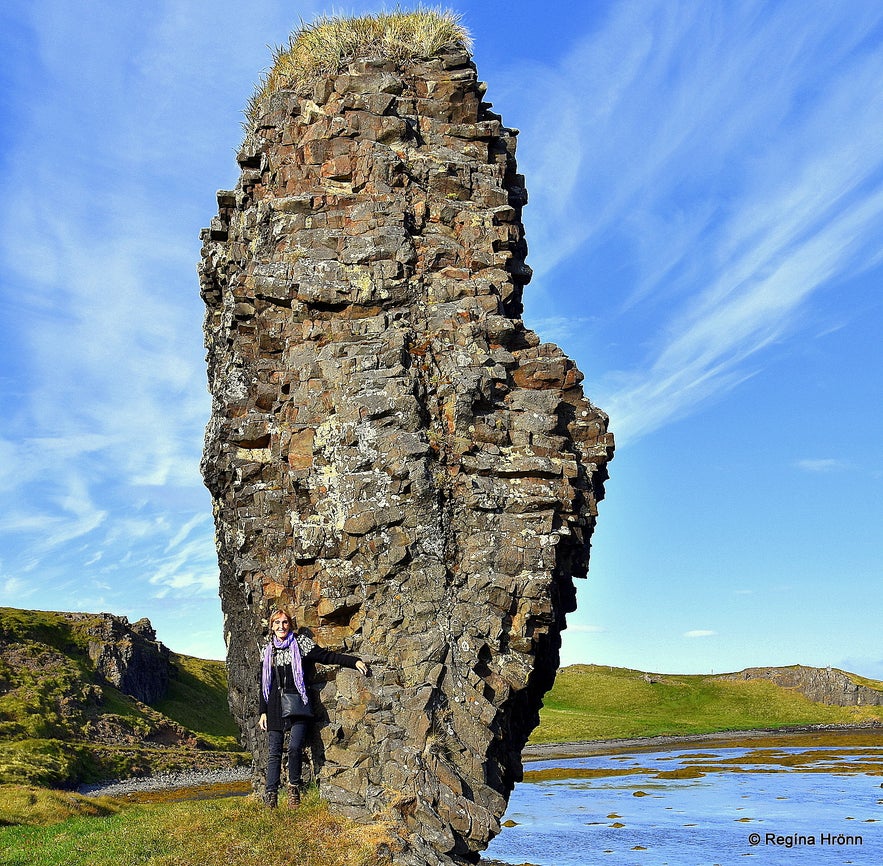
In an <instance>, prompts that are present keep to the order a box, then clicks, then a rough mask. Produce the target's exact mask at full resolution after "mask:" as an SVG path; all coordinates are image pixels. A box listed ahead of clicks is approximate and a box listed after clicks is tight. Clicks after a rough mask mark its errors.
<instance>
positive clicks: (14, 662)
mask: <svg viewBox="0 0 883 866" xmlns="http://www.w3.org/2000/svg"><path fill="white" fill-rule="evenodd" d="M226 692H227V689H226V677H225V676H224V666H223V664H222V663H221V662H212V661H205V660H203V659H194V658H191V657H189V656H182V655H176V654H173V653H171V652H170V651H169V650H168V649H167V648H166V647H165V646H164V645H163V644H162V643H161V642H159V641H158V640H157V639H156V634H155V632H154V630H153V627H152V626H151V624H150V621H149V620H147V619H141V620H138V622H135V623H129V621H128V619H127V618H126V617H124V616H114V615H113V614H109V613H97V614H92V613H60V612H53V611H33V610H19V609H17V608H7V607H0V784H7V783H22V784H42V785H52V786H60V787H72V786H75V785H77V784H79V783H81V782H85V781H97V780H102V779H112V778H127V777H131V776H144V775H151V774H152V773H156V772H161V771H166V770H178V769H182V770H183V769H191V768H206V769H208V768H212V767H226V766H231V765H234V764H238V763H239V762H241V760H242V759H243V756H242V755H241V754H240V753H238V745H237V743H236V738H235V735H234V734H235V728H234V725H233V720H232V718H231V717H230V715H229V711H228V709H227V706H226V704H227V702H226Z"/></svg>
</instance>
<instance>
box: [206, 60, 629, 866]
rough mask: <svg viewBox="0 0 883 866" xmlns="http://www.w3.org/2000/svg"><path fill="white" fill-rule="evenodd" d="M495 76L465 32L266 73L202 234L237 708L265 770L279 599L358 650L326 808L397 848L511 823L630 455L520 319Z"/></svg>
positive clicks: (511, 143) (327, 699)
mask: <svg viewBox="0 0 883 866" xmlns="http://www.w3.org/2000/svg"><path fill="white" fill-rule="evenodd" d="M484 91H485V86H484V84H482V83H480V82H479V81H478V80H477V77H476V70H475V66H474V65H473V63H472V61H471V59H470V56H469V54H468V53H467V52H466V51H465V50H463V49H462V48H458V47H455V46H449V47H448V48H446V49H444V50H442V51H441V52H439V53H438V54H437V55H436V56H433V57H431V58H428V59H418V60H412V61H407V62H403V63H396V62H392V61H387V60H383V59H379V60H378V59H367V60H359V61H354V62H353V63H351V65H349V66H348V67H346V68H344V69H343V70H342V71H339V72H338V73H337V74H331V75H328V76H325V77H322V78H321V79H320V80H319V81H318V83H315V84H314V85H312V86H311V87H310V88H309V90H308V91H304V90H300V91H296V90H282V91H279V92H276V93H273V94H270V95H268V96H267V97H266V98H265V99H264V100H263V102H262V103H261V104H260V105H259V107H258V110H257V112H256V113H255V114H254V115H253V123H252V126H251V128H250V129H249V130H248V133H247V136H246V139H245V143H244V146H243V148H242V150H241V152H240V153H239V155H238V161H239V164H240V166H241V169H242V173H241V176H240V179H239V182H238V184H237V186H236V189H235V190H232V191H222V192H220V193H218V205H219V212H218V215H217V217H216V218H215V219H213V220H212V223H211V227H210V228H208V229H206V230H204V232H203V235H202V238H203V252H202V262H201V266H200V277H201V290H202V297H203V298H204V300H205V303H206V318H205V337H206V345H207V348H208V369H209V383H210V390H211V393H212V397H213V406H212V416H211V420H210V422H209V424H208V429H207V433H206V445H205V455H204V461H203V473H204V477H205V481H206V484H207V486H208V488H209V490H210V491H211V493H212V496H213V500H214V509H215V521H216V527H217V544H218V558H219V562H220V579H221V599H222V604H223V610H224V614H225V623H226V625H225V628H226V639H227V643H228V662H229V681H230V689H231V705H232V709H233V712H234V714H235V716H236V718H237V720H238V721H239V724H240V726H241V727H242V730H243V732H244V738H245V741H246V743H247V745H248V747H249V748H251V749H252V751H253V752H254V754H255V766H256V774H257V775H258V776H259V775H260V773H261V772H262V768H263V766H264V762H265V758H266V744H265V741H264V738H263V737H262V735H261V734H260V732H259V731H258V730H257V729H256V716H257V699H258V682H257V678H258V670H259V652H260V648H261V646H262V645H263V644H264V643H265V641H266V639H267V637H266V623H267V615H268V613H269V611H270V610H272V609H273V608H275V607H277V606H279V605H284V606H287V608H288V609H289V611H290V612H291V613H292V614H293V615H294V617H295V620H296V622H297V624H298V625H299V626H301V627H304V628H306V629H308V630H309V631H310V632H312V634H313V635H314V637H315V639H316V640H317V641H318V642H319V643H320V644H321V645H323V646H325V647H328V648H333V649H339V650H344V651H351V652H354V653H357V654H358V655H360V656H361V657H363V658H364V659H365V660H366V661H367V662H368V663H369V664H370V665H371V668H372V676H371V677H370V678H363V677H361V676H360V675H358V674H357V673H355V672H353V671H349V670H340V671H337V670H330V671H328V672H327V675H326V676H327V678H326V679H325V681H324V682H323V683H321V688H320V689H319V691H318V692H317V694H316V699H317V701H316V702H317V709H318V716H319V718H318V719H317V723H316V725H315V726H314V729H313V735H312V743H311V746H310V753H311V758H312V763H313V766H314V768H315V773H316V779H317V781H318V784H319V786H320V792H321V794H322V796H323V797H324V798H326V799H327V800H328V801H330V803H331V804H332V806H333V808H335V809H336V810H338V811H340V812H343V813H345V814H348V815H351V816H353V817H356V818H360V819H368V818H371V817H372V816H374V815H378V814H387V815H389V814H393V815H394V816H395V817H396V819H397V820H398V821H399V822H400V825H401V827H402V828H403V833H404V834H405V836H406V838H408V839H409V840H410V841H409V848H408V851H409V852H410V853H407V854H403V855H401V856H402V858H403V862H415V863H417V862H420V863H434V862H438V863H449V862H452V861H453V862H471V861H474V860H475V859H477V856H478V854H477V852H478V851H480V850H482V849H483V848H484V847H485V846H486V845H487V843H488V841H489V840H490V839H491V838H492V837H493V836H494V835H495V834H496V833H497V832H498V831H499V820H500V818H501V816H502V814H503V812H504V810H505V806H506V802H507V798H508V796H509V793H510V792H511V789H512V787H513V785H514V784H515V782H516V781H518V780H519V779H520V778H521V759H520V753H521V749H522V747H523V745H524V743H525V741H526V740H527V737H528V735H529V734H530V732H531V730H532V729H533V728H534V727H535V726H536V725H537V723H538V710H539V708H540V706H541V700H542V697H543V694H544V693H545V692H546V691H547V690H548V689H549V688H550V686H551V685H552V681H553V679H554V676H555V671H556V668H557V666H558V659H559V657H558V650H559V646H560V633H561V630H562V629H563V628H564V627H565V615H566V614H567V613H568V612H569V611H572V610H573V609H574V607H575V590H574V584H573V578H574V577H583V576H585V573H586V569H587V567H588V558H589V539H590V536H591V533H592V529H593V527H594V524H595V518H596V514H597V510H596V509H597V503H598V501H599V500H600V499H601V498H602V496H603V483H604V480H605V479H606V477H607V476H606V468H605V467H606V464H607V462H608V460H609V459H610V458H611V456H612V451H613V443H612V438H611V436H610V434H608V433H607V418H606V416H605V415H604V414H603V413H602V412H601V411H599V410H598V409H596V408H595V407H594V406H593V405H592V404H591V403H590V402H589V401H588V400H587V399H586V398H585V396H584V395H583V392H582V389H581V387H580V381H581V379H582V375H581V374H580V372H579V371H578V370H577V369H576V367H575V365H574V364H573V362H572V361H570V360H568V358H566V357H565V356H564V355H563V354H562V352H561V351H560V350H559V349H558V348H557V347H556V346H554V345H551V344H548V343H543V342H541V340H540V339H539V338H538V337H537V336H536V335H535V334H534V333H532V332H531V331H529V330H527V329H526V328H525V327H524V325H523V323H522V321H521V318H520V315H521V310H522V305H521V295H522V287H523V286H524V285H525V284H526V283H527V282H528V280H529V278H530V269H529V268H528V267H527V265H526V264H525V256H526V245H525V241H524V231H523V227H522V224H521V209H522V206H523V205H524V204H525V202H526V200H527V194H526V192H525V188H524V181H523V178H522V177H521V176H520V175H519V174H518V173H517V170H516V164H515V140H516V131H515V130H512V129H507V128H506V127H504V126H503V125H502V123H501V120H500V118H499V116H497V115H496V114H494V113H493V112H492V111H491V110H490V106H489V105H488V104H487V103H485V102H483V101H482V97H483V94H484ZM258 781H259V780H258ZM408 858H411V859H410V860H409V859H408Z"/></svg>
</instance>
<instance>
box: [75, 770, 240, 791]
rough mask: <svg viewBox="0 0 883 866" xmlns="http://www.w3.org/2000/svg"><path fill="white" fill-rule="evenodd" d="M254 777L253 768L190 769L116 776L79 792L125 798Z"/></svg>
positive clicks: (82, 787)
mask: <svg viewBox="0 0 883 866" xmlns="http://www.w3.org/2000/svg"><path fill="white" fill-rule="evenodd" d="M250 778H251V767H250V766H244V767H218V768H216V769H213V770H186V771H184V772H181V773H157V774H156V775H155V776H144V777H142V778H140V779H115V780H112V781H108V782H98V783H96V784H92V785H81V786H80V787H79V788H78V789H77V793H78V794H85V795H87V796H89V797H124V796H126V795H127V794H140V793H144V792H146V791H174V790H176V789H178V788H198V787H202V786H204V785H222V784H228V783H231V782H243V781H247V780H249V779H250Z"/></svg>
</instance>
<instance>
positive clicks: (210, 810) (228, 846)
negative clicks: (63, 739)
mask: <svg viewBox="0 0 883 866" xmlns="http://www.w3.org/2000/svg"><path fill="white" fill-rule="evenodd" d="M3 791H4V789H2V788H0V796H2V794H3ZM19 796H21V797H24V798H27V797H28V792H27V791H24V792H20V794H19ZM34 796H38V797H39V796H42V797H45V796H46V792H36V793H35V794H34ZM54 796H56V797H65V796H67V797H69V798H71V799H73V798H74V797H75V795H63V794H60V793H58V792H54ZM76 800H77V802H75V803H72V804H68V805H64V804H62V805H56V806H54V807H53V806H52V805H51V804H49V805H45V804H44V805H43V806H42V808H45V809H48V810H51V809H52V808H55V809H56V813H57V815H59V816H62V815H63V816H64V817H66V820H61V821H59V822H58V823H52V824H48V825H46V826H21V825H19V826H6V827H4V826H0V851H2V852H3V854H2V860H0V862H2V863H3V864H5V866H30V864H40V866H120V864H123V863H149V864H151V866H205V864H206V863H235V864H236V866H267V864H268V863H277V862H280V858H281V859H282V861H284V862H285V863H286V864H288V866H314V864H319V863H321V864H322V866H381V864H384V863H387V862H389V854H390V851H392V850H394V849H395V847H396V845H397V840H396V838H395V837H394V835H393V834H392V832H391V830H390V826H389V825H388V824H386V823H385V822H382V821H379V822H376V823H373V824H356V823H355V822H353V821H349V820H347V819H345V818H340V817H336V816H334V815H332V814H331V812H330V811H329V809H328V807H327V805H326V804H325V803H323V802H322V801H321V800H320V799H319V797H318V795H317V794H316V792H315V790H313V791H311V792H309V793H308V794H307V796H306V797H305V798H304V802H303V803H302V804H301V806H300V807H298V808H297V809H296V810H289V809H286V808H284V807H281V808H279V809H276V810H272V811H271V810H269V809H267V808H266V807H264V806H263V805H262V804H260V803H259V802H258V801H257V800H255V799H254V798H251V797H236V798H227V799H221V800H203V801H189V802H181V803H172V804H164V805H161V806H149V807H147V806H132V807H122V808H121V807H120V806H119V804H117V805H116V806H114V805H113V804H108V803H107V802H105V801H91V802H90V801H89V800H88V798H82V797H81V798H76ZM38 802H39V801H38ZM114 808H116V809H118V810H119V811H117V812H116V813H115V814H114V813H112V810H113V809H114ZM102 810H103V817H90V815H96V814H97V815H101V814H102ZM65 812H67V813H68V814H71V815H73V817H67V815H65ZM5 814H6V810H4V808H3V801H2V799H0V824H2V823H4V820H5Z"/></svg>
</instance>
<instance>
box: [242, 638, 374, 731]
mask: <svg viewBox="0 0 883 866" xmlns="http://www.w3.org/2000/svg"><path fill="white" fill-rule="evenodd" d="M297 640H298V645H299V646H300V648H301V661H302V662H303V668H304V682H305V683H306V685H307V687H308V688H309V685H310V682H311V681H312V679H313V675H314V674H315V672H316V664H317V663H318V664H323V665H340V666H341V667H345V668H355V666H356V662H357V661H359V659H358V658H357V657H356V656H351V655H347V654H346V653H337V652H334V651H333V650H326V649H322V647H320V646H319V645H318V644H316V643H313V641H312V640H311V639H310V638H308V637H306V635H298V639H297ZM280 673H281V676H282V682H281V683H280V682H279V675H280ZM280 686H281V688H280ZM283 689H284V690H285V691H287V692H293V691H296V688H295V685H294V674H293V673H292V670H291V665H283V666H279V667H277V666H276V665H275V664H274V665H273V666H272V667H271V668H270V697H269V699H265V698H264V691H263V689H262V688H261V674H260V673H259V674H258V693H259V701H258V714H259V715H263V714H264V713H266V714H267V730H268V731H281V730H287V728H286V727H285V725H283V723H282V700H281V698H280V697H279V694H280V692H281V691H282V690H283ZM308 694H309V692H308ZM309 698H310V705H311V708H313V709H315V708H314V707H312V705H313V702H314V700H315V698H314V696H313V695H312V694H310V695H309Z"/></svg>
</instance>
